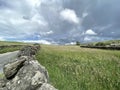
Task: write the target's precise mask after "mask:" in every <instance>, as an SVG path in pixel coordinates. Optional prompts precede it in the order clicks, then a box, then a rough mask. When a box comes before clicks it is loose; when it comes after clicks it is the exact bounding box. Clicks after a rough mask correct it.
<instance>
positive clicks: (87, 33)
mask: <svg viewBox="0 0 120 90" xmlns="http://www.w3.org/2000/svg"><path fill="white" fill-rule="evenodd" d="M85 34H86V35H97V33H95V32H94V31H93V30H92V29H88V30H87V31H86V32H85Z"/></svg>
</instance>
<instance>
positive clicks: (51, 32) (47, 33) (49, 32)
mask: <svg viewBox="0 0 120 90" xmlns="http://www.w3.org/2000/svg"><path fill="white" fill-rule="evenodd" d="M53 33H54V32H53V31H48V32H40V35H44V36H46V35H50V34H53Z"/></svg>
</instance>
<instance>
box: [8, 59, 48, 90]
mask: <svg viewBox="0 0 120 90" xmlns="http://www.w3.org/2000/svg"><path fill="white" fill-rule="evenodd" d="M48 77H49V76H48V72H47V70H46V69H45V68H44V67H43V66H41V65H40V64H39V63H38V61H35V60H32V61H29V63H28V64H26V65H24V66H23V67H22V68H21V69H20V70H19V71H18V73H17V74H16V76H15V77H14V78H13V79H12V80H10V81H9V82H7V84H6V87H7V88H9V89H10V90H36V89H37V88H39V87H41V85H42V84H43V83H48V81H49V80H48Z"/></svg>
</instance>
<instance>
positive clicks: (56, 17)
mask: <svg viewBox="0 0 120 90" xmlns="http://www.w3.org/2000/svg"><path fill="white" fill-rule="evenodd" d="M119 3H120V0H0V40H2V41H4V40H6V41H23V42H39V43H44V44H68V43H71V44H72V43H74V42H75V41H80V42H93V41H103V40H113V39H120V5H119Z"/></svg>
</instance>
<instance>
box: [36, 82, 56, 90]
mask: <svg viewBox="0 0 120 90" xmlns="http://www.w3.org/2000/svg"><path fill="white" fill-rule="evenodd" d="M37 90H57V89H56V88H54V87H53V86H52V85H50V84H48V83H44V84H43V85H42V86H41V87H40V88H38V89H37Z"/></svg>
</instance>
